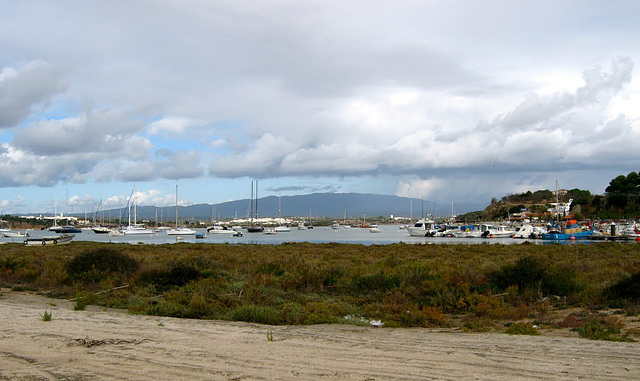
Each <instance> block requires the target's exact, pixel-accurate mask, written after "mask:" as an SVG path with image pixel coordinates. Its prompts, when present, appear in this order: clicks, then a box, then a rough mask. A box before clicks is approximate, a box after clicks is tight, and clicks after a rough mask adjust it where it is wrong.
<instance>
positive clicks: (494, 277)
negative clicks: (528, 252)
mask: <svg viewBox="0 0 640 381" xmlns="http://www.w3.org/2000/svg"><path fill="white" fill-rule="evenodd" d="M488 278H489V283H490V284H491V286H492V287H493V288H494V289H495V290H499V291H504V290H507V289H508V288H509V287H513V286H517V287H518V292H519V293H520V294H523V293H529V294H530V295H532V294H531V293H532V292H533V293H534V294H535V293H542V294H545V295H561V296H566V295H570V294H572V293H575V292H577V291H579V290H580V288H581V287H580V285H579V284H578V283H577V282H576V280H575V278H576V275H575V273H574V272H573V271H571V270H569V269H557V268H550V266H548V265H546V264H545V263H543V262H542V261H541V260H539V259H537V258H535V257H531V256H527V257H522V258H520V259H518V260H517V261H516V262H515V263H514V264H512V265H510V264H509V265H504V266H502V267H501V268H500V269H499V270H496V271H493V272H491V273H490V274H489V276H488Z"/></svg>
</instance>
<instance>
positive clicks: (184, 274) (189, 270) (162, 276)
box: [140, 264, 202, 292]
mask: <svg viewBox="0 0 640 381" xmlns="http://www.w3.org/2000/svg"><path fill="white" fill-rule="evenodd" d="M201 276H202V275H201V274H200V271H198V270H197V269H196V268H195V267H193V266H190V265H184V264H178V265H175V266H173V267H171V268H169V269H150V270H146V271H144V272H142V273H141V274H140V281H141V282H142V283H144V284H153V285H154V286H155V287H156V290H157V291H158V292H163V291H167V290H170V289H172V288H174V287H182V286H184V285H185V284H187V283H189V282H191V281H193V280H197V279H199V278H201Z"/></svg>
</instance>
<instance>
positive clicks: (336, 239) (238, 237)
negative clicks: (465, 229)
mask: <svg viewBox="0 0 640 381" xmlns="http://www.w3.org/2000/svg"><path fill="white" fill-rule="evenodd" d="M193 230H194V231H195V234H191V235H186V236H178V237H177V236H175V235H170V234H167V232H166V231H163V230H160V231H153V230H151V229H145V231H146V233H144V234H134V235H131V234H125V235H118V236H112V235H109V234H97V233H95V232H93V231H92V230H90V229H83V230H82V231H81V232H80V233H75V238H74V242H79V241H89V242H107V243H128V244H150V245H156V244H172V243H194V244H216V243H218V244H224V243H227V244H267V245H278V244H287V243H300V242H309V243H345V244H359V245H389V244H395V243H405V244H462V245H478V244H501V245H514V244H521V243H523V242H528V243H532V244H553V243H558V242H559V243H563V244H588V243H596V242H606V241H611V240H619V241H621V242H632V243H635V242H637V241H636V240H635V238H633V239H624V240H623V238H627V237H622V236H613V237H612V236H610V235H603V234H597V235H593V237H592V238H591V239H588V240H587V239H578V240H561V241H555V240H543V239H530V238H523V239H517V238H511V237H493V238H490V237H488V236H487V237H482V236H478V237H474V236H460V237H452V236H449V237H445V236H426V237H425V236H412V235H410V234H409V232H408V230H407V229H406V228H402V227H401V226H399V225H379V226H378V227H377V229H375V230H374V231H372V230H371V229H370V228H358V227H349V228H346V227H345V226H340V227H339V228H338V229H336V228H334V227H332V226H315V227H314V228H313V229H290V230H289V231H280V232H278V231H276V230H275V229H273V230H272V229H268V231H269V234H265V233H248V232H247V230H246V229H241V230H239V232H240V233H241V234H212V233H214V232H215V230H210V231H209V234H207V228H204V227H203V228H198V229H193ZM224 231H228V232H234V230H224ZM27 232H28V234H29V237H30V239H42V238H45V237H48V236H51V232H49V231H47V230H28V231H27ZM24 240H25V239H24V238H18V237H16V238H11V237H2V238H0V242H6V243H10V242H14V243H23V242H24Z"/></svg>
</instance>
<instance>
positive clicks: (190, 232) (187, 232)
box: [167, 227, 196, 235]
mask: <svg viewBox="0 0 640 381" xmlns="http://www.w3.org/2000/svg"><path fill="white" fill-rule="evenodd" d="M194 234H196V231H195V230H193V229H189V228H185V227H181V228H178V227H176V228H174V229H169V230H167V235H194Z"/></svg>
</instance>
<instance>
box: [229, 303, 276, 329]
mask: <svg viewBox="0 0 640 381" xmlns="http://www.w3.org/2000/svg"><path fill="white" fill-rule="evenodd" d="M280 316H281V315H280V311H278V310H276V309H275V308H273V307H263V306H255V305H249V306H240V307H238V308H236V309H234V310H233V312H232V313H231V319H232V320H235V321H246V322H250V323H259V324H270V325H277V324H281V323H282V320H281V317H280Z"/></svg>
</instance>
